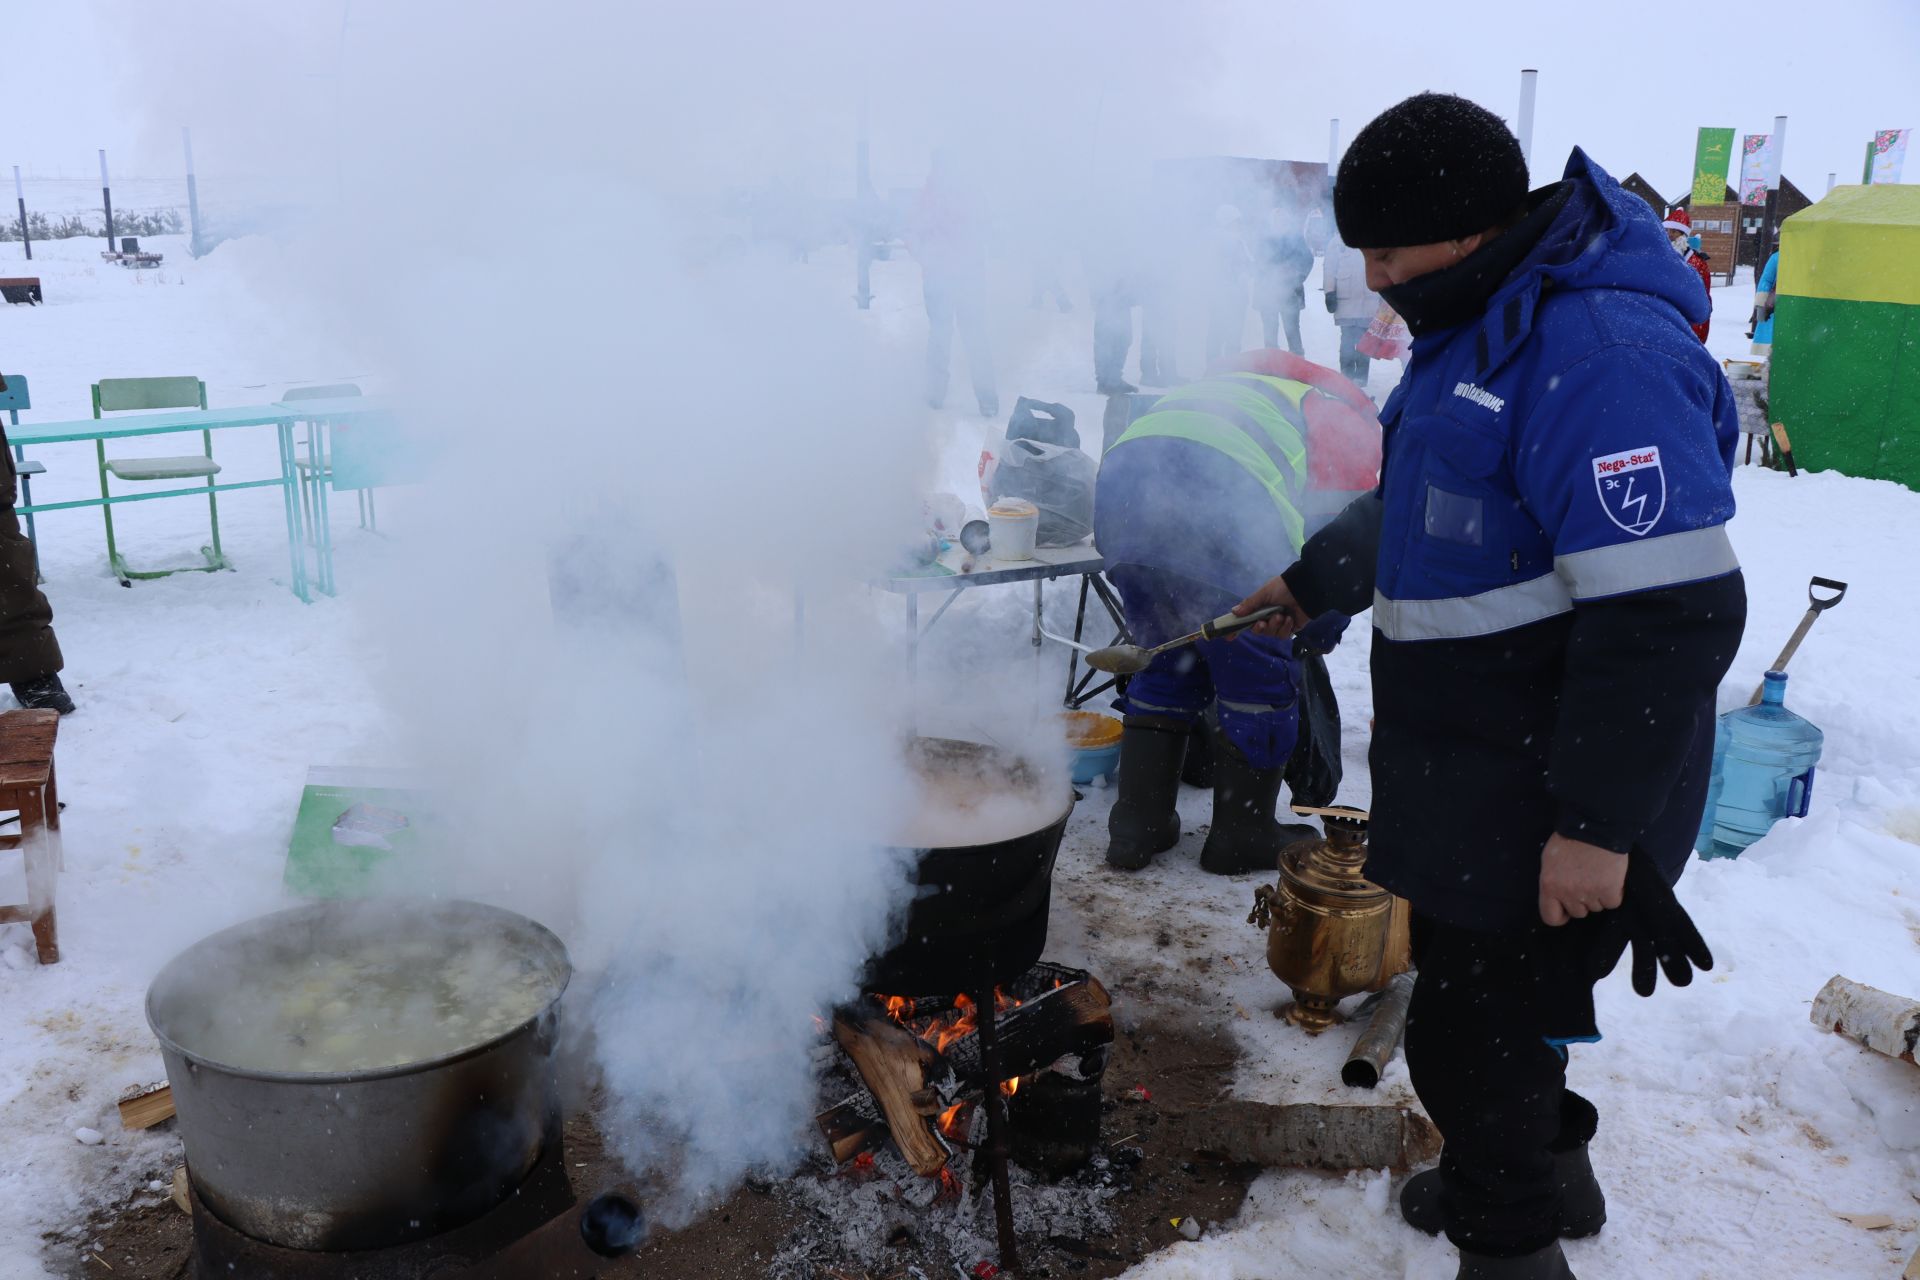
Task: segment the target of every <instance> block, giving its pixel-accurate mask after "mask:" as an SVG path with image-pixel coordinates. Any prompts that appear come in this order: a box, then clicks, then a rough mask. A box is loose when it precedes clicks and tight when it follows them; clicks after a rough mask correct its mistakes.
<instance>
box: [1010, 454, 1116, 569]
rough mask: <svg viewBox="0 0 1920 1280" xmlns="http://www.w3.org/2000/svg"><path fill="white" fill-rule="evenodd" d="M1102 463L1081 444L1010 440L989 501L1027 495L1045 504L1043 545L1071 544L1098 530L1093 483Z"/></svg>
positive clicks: (1040, 505) (1039, 540) (1040, 538)
mask: <svg viewBox="0 0 1920 1280" xmlns="http://www.w3.org/2000/svg"><path fill="white" fill-rule="evenodd" d="M1099 471H1100V464H1099V463H1097V462H1095V461H1094V460H1093V459H1092V458H1089V457H1088V456H1087V455H1086V454H1084V453H1082V452H1080V447H1079V446H1078V445H1077V444H1076V445H1058V444H1043V443H1041V442H1040V441H1038V440H1026V439H1020V440H1008V441H1007V446H1006V452H1005V453H1004V454H1003V455H1002V456H1001V457H1000V459H999V463H998V465H997V466H995V467H994V468H993V471H992V474H991V475H990V476H989V477H988V480H987V488H988V493H987V497H988V501H989V504H991V503H993V502H998V501H999V500H1000V499H1002V498H1025V499H1026V500H1027V501H1028V502H1031V503H1032V504H1033V505H1034V506H1036V507H1038V508H1040V528H1039V532H1038V535H1037V537H1036V539H1035V541H1036V542H1037V544H1038V545H1040V546H1043V547H1070V546H1073V545H1074V544H1075V543H1079V542H1084V541H1086V540H1087V538H1089V537H1090V536H1092V534H1093V483H1094V479H1095V477H1097V476H1098V475H1099Z"/></svg>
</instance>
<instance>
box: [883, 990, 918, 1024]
mask: <svg viewBox="0 0 1920 1280" xmlns="http://www.w3.org/2000/svg"><path fill="white" fill-rule="evenodd" d="M887 1016H888V1017H889V1018H892V1019H893V1020H894V1021H895V1022H897V1023H899V1024H900V1025H901V1026H905V1025H906V1024H907V1019H909V1018H911V1017H912V1016H913V1001H911V1000H909V999H907V998H906V997H905V996H888V997H887Z"/></svg>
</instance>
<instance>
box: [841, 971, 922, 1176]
mask: <svg viewBox="0 0 1920 1280" xmlns="http://www.w3.org/2000/svg"><path fill="white" fill-rule="evenodd" d="M833 1038H834V1039H835V1040H837V1041H839V1042H840V1047H841V1048H842V1049H845V1050H846V1051H847V1056H848V1057H849V1058H852V1059H853V1065H854V1068H855V1069H856V1070H858V1071H859V1073H860V1079H861V1080H862V1081H863V1082H864V1083H865V1084H866V1086H867V1089H868V1091H869V1092H871V1093H872V1094H873V1097H874V1101H876V1102H877V1103H879V1106H880V1112H881V1114H882V1115H883V1116H884V1117H885V1118H886V1121H887V1127H888V1128H889V1129H890V1130H892V1132H893V1141H894V1144H895V1145H896V1146H898V1147H899V1148H900V1154H901V1155H903V1156H905V1157H906V1160H907V1163H908V1164H909V1165H911V1166H912V1167H913V1171H914V1172H915V1173H918V1174H920V1175H922V1176H923V1177H930V1176H932V1175H933V1174H936V1173H938V1172H940V1170H941V1169H942V1168H944V1167H945V1165H946V1163H947V1156H948V1155H949V1154H950V1153H949V1150H948V1148H947V1145H946V1144H945V1143H944V1142H942V1141H940V1139H939V1137H938V1136H937V1135H936V1134H935V1133H934V1132H933V1130H932V1128H931V1127H930V1126H929V1125H928V1124H927V1117H930V1116H933V1115H937V1114H938V1113H939V1112H940V1110H941V1107H942V1105H943V1104H942V1103H941V1101H940V1099H939V1096H938V1095H937V1094H936V1093H935V1092H934V1091H933V1090H932V1089H931V1088H929V1087H928V1085H927V1081H928V1079H929V1076H930V1075H931V1074H932V1073H934V1072H936V1071H941V1070H943V1064H942V1063H941V1061H940V1054H939V1051H938V1050H936V1049H935V1048H934V1047H933V1046H932V1045H930V1044H928V1043H927V1042H926V1041H925V1040H922V1039H921V1038H920V1037H919V1036H916V1035H914V1034H913V1033H912V1032H911V1031H908V1030H907V1029H906V1028H905V1027H903V1026H901V1025H900V1024H898V1023H897V1022H894V1021H893V1020H892V1019H890V1018H888V1017H887V1015H886V1014H885V1013H884V1012H882V1011H880V1010H879V1009H876V1008H873V1007H871V1006H868V1007H865V1008H862V1007H859V1006H853V1007H849V1008H845V1009H841V1010H840V1011H839V1012H837V1013H835V1014H834V1016H833ZM829 1139H830V1140H831V1135H829Z"/></svg>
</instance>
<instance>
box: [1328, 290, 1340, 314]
mask: <svg viewBox="0 0 1920 1280" xmlns="http://www.w3.org/2000/svg"><path fill="white" fill-rule="evenodd" d="M1339 309H1340V302H1339V300H1338V299H1337V298H1336V297H1335V296H1334V295H1333V294H1331V293H1329V294H1328V295H1327V314H1328V315H1332V314H1333V313H1334V312H1336V311H1338V310H1339Z"/></svg>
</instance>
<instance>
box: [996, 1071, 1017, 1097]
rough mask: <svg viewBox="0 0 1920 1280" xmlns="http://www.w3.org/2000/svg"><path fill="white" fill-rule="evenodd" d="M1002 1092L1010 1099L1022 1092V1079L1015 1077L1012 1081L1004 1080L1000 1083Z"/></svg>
mask: <svg viewBox="0 0 1920 1280" xmlns="http://www.w3.org/2000/svg"><path fill="white" fill-rule="evenodd" d="M1000 1092H1001V1093H1003V1094H1005V1095H1006V1096H1007V1097H1009V1098H1011V1097H1012V1096H1013V1095H1014V1094H1016V1093H1018V1092H1020V1077H1019V1076H1015V1077H1014V1078H1013V1079H1011V1080H1002V1081H1001V1082H1000Z"/></svg>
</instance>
